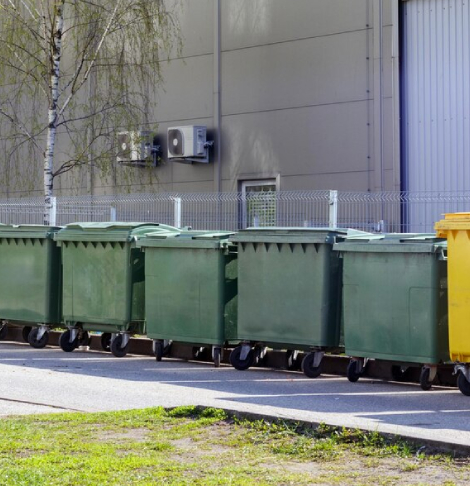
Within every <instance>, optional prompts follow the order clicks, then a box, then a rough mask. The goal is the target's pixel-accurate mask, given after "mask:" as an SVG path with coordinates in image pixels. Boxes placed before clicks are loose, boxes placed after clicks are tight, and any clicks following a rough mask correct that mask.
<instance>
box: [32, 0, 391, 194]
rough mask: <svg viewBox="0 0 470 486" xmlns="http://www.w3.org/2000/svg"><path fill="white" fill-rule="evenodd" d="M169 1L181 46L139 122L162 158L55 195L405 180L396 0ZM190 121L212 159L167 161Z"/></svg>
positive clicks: (68, 183) (352, 186)
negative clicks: (155, 138) (176, 134)
mask: <svg viewBox="0 0 470 486" xmlns="http://www.w3.org/2000/svg"><path fill="white" fill-rule="evenodd" d="M167 4H168V6H169V8H172V9H175V12H177V16H178V18H179V21H180V24H181V32H182V36H183V42H184V46H183V50H182V53H181V55H180V56H177V55H176V54H174V55H173V56H172V58H171V59H170V60H169V61H164V62H163V63H162V68H163V75H164V79H165V84H164V90H162V89H158V90H155V93H154V95H155V97H156V100H157V101H158V107H157V109H156V112H155V113H149V115H148V124H147V125H146V126H143V128H145V129H155V128H156V127H157V126H158V130H157V131H158V134H159V142H160V143H161V145H162V148H163V154H164V156H163V159H164V160H163V163H162V164H161V165H160V166H159V167H156V168H154V169H150V173H149V172H146V171H144V170H142V169H139V168H130V169H128V168H127V169H123V168H121V167H117V166H116V168H115V170H114V171H113V172H112V174H110V175H108V176H107V177H101V176H100V175H99V174H93V173H92V174H91V175H90V173H89V171H88V170H82V171H81V172H80V173H77V174H75V175H71V176H62V178H61V179H59V180H57V181H56V186H55V187H56V193H57V194H58V195H59V194H68V193H70V192H75V193H76V192H79V193H86V192H92V193H95V194H104V193H114V192H138V191H154V190H164V191H182V192H200V191H217V190H222V191H234V190H238V189H239V188H240V185H241V183H242V181H247V180H258V179H259V180H264V179H274V180H275V181H276V184H277V187H278V189H280V190H296V189H339V190H353V191H357V190H359V191H375V190H396V189H399V188H400V157H399V155H400V154H399V147H400V145H399V144H400V139H399V138H400V137H399V133H400V130H399V111H398V108H399V99H400V98H399V83H398V75H399V73H398V1H397V0H348V1H344V0H289V1H285V0H191V1H190V0H167ZM194 124H196V125H199V124H201V125H207V127H208V129H209V139H213V140H215V142H216V145H215V147H214V151H213V153H212V154H211V163H210V164H207V165H204V164H192V165H191V164H181V163H175V162H171V161H168V160H167V159H166V151H167V147H166V130H167V128H168V127H169V126H175V125H176V126H177V125H194ZM122 128H125V127H116V132H118V131H120V130H121V129H122ZM124 171H131V172H132V174H133V177H132V181H131V182H130V183H129V178H128V177H125V175H124V174H123V172H124ZM37 193H38V194H40V193H41V180H40V179H39V183H38V186H37Z"/></svg>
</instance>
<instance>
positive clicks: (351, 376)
mask: <svg viewBox="0 0 470 486" xmlns="http://www.w3.org/2000/svg"><path fill="white" fill-rule="evenodd" d="M357 364H358V363H357V361H355V360H351V361H350V362H349V364H348V369H347V370H346V376H347V377H348V380H349V381H350V382H351V383H356V381H357V380H359V378H360V377H361V375H362V373H358V371H357Z"/></svg>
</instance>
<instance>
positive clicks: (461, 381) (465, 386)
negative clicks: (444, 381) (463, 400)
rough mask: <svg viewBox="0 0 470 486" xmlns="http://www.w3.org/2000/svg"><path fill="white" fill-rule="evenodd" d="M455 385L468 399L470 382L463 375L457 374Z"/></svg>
mask: <svg viewBox="0 0 470 486" xmlns="http://www.w3.org/2000/svg"><path fill="white" fill-rule="evenodd" d="M457 385H458V386H459V390H460V391H461V392H462V393H463V394H464V395H465V396H467V397H470V382H469V381H468V380H467V378H465V375H464V374H463V373H459V377H458V378H457Z"/></svg>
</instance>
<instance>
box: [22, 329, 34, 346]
mask: <svg viewBox="0 0 470 486" xmlns="http://www.w3.org/2000/svg"><path fill="white" fill-rule="evenodd" d="M31 329H32V327H30V326H25V327H23V329H22V330H21V336H22V338H23V341H24V342H25V343H29V341H28V337H29V333H30V332H31Z"/></svg>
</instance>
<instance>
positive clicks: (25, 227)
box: [0, 224, 62, 238]
mask: <svg viewBox="0 0 470 486" xmlns="http://www.w3.org/2000/svg"><path fill="white" fill-rule="evenodd" d="M61 229H62V227H61V226H44V225H40V224H0V238H53V237H54V234H55V233H57V232H58V231H60V230H61Z"/></svg>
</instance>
